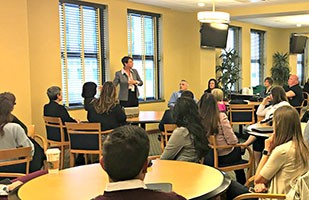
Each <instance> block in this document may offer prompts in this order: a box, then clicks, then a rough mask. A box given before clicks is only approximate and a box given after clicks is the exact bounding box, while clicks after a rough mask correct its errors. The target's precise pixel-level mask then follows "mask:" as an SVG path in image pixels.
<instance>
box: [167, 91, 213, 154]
mask: <svg viewBox="0 0 309 200" xmlns="http://www.w3.org/2000/svg"><path fill="white" fill-rule="evenodd" d="M173 117H174V119H175V121H176V125H177V127H185V128H187V129H188V131H189V133H190V134H192V135H193V144H194V147H195V150H196V151H197V152H198V154H199V156H200V157H203V156H205V155H206V154H207V152H208V150H209V147H208V140H207V138H206V135H205V130H204V127H203V125H202V122H201V117H200V115H199V113H198V108H197V105H196V103H195V101H194V100H193V99H190V98H184V97H180V98H178V99H177V101H176V104H175V107H174V109H173Z"/></svg>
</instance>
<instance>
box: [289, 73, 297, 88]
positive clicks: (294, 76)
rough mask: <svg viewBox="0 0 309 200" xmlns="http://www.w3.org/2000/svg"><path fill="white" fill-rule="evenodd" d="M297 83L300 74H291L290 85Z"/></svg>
mask: <svg viewBox="0 0 309 200" xmlns="http://www.w3.org/2000/svg"><path fill="white" fill-rule="evenodd" d="M297 84H298V76H296V75H294V74H291V75H290V78H289V80H288V85H289V86H290V87H292V86H294V85H297Z"/></svg>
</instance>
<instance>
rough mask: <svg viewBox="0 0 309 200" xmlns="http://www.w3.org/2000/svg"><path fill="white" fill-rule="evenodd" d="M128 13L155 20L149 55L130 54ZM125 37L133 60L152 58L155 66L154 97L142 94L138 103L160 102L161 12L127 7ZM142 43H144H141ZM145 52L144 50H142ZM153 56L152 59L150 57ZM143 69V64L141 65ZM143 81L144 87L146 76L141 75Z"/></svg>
mask: <svg viewBox="0 0 309 200" xmlns="http://www.w3.org/2000/svg"><path fill="white" fill-rule="evenodd" d="M130 14H137V15H142V16H145V15H146V16H150V17H152V18H155V19H153V20H154V21H155V27H153V28H155V30H154V34H155V36H154V41H155V49H154V54H153V55H151V56H149V55H145V54H144V55H136V54H132V53H133V52H130V50H132V48H130V47H129V44H130V41H129V31H130V30H132V29H130V30H129V28H130V26H129V23H130V21H129V15H130ZM127 22H128V25H127V33H128V35H127V38H128V55H129V56H131V57H132V58H133V60H141V61H142V62H143V61H147V60H152V61H153V62H154V67H155V68H156V69H155V70H154V71H155V73H156V74H154V78H155V80H154V82H155V83H154V87H155V90H154V97H150V98H147V97H146V94H145V95H144V96H145V97H144V98H139V102H140V103H151V102H160V101H163V99H162V84H161V83H162V78H161V77H162V76H161V69H162V68H161V66H162V63H161V62H162V59H161V56H162V49H161V27H162V25H161V14H157V13H152V12H146V11H141V10H135V9H127ZM143 45H144V44H143ZM143 53H145V52H143ZM143 57H145V59H143ZM151 58H153V59H151ZM143 69H144V66H143ZM144 76H146V74H144ZM141 78H142V80H143V82H144V87H146V77H144V78H143V77H141Z"/></svg>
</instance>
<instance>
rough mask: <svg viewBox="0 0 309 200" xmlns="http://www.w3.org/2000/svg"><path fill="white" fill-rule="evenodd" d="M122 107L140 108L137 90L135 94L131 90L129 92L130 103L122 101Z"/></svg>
mask: <svg viewBox="0 0 309 200" xmlns="http://www.w3.org/2000/svg"><path fill="white" fill-rule="evenodd" d="M120 105H121V106H122V107H137V106H138V98H137V96H136V89H135V90H134V92H132V91H131V90H129V91H128V101H120Z"/></svg>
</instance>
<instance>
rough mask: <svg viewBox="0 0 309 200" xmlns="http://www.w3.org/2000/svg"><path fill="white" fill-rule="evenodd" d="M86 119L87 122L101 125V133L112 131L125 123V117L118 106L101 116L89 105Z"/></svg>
mask: <svg viewBox="0 0 309 200" xmlns="http://www.w3.org/2000/svg"><path fill="white" fill-rule="evenodd" d="M87 118H88V121H89V122H94V123H101V130H102V131H105V130H110V129H114V128H117V127H119V126H122V125H125V124H126V123H127V122H126V120H127V116H126V114H125V112H124V110H123V109H122V107H121V106H120V105H119V104H117V105H116V106H115V107H114V108H112V109H111V110H110V111H109V112H107V113H103V114H99V113H97V112H96V110H95V109H94V107H93V104H90V106H89V110H88V114H87Z"/></svg>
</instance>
